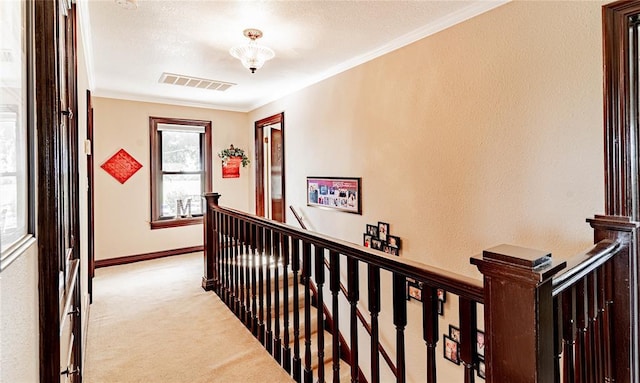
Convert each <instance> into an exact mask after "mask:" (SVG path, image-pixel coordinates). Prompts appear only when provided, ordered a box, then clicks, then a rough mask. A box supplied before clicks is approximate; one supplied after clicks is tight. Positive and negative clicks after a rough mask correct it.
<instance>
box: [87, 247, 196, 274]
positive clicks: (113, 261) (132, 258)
mask: <svg viewBox="0 0 640 383" xmlns="http://www.w3.org/2000/svg"><path fill="white" fill-rule="evenodd" d="M203 250H204V246H191V247H183V248H180V249H172V250H162V251H154V252H151V253H142V254H135V255H127V256H124V257H117V258H109V259H98V260H97V261H96V269H98V268H100V267H109V266H118V265H125V264H127V263H134V262H140V261H148V260H151V259H158V258H164V257H170V256H172V255H180V254H188V253H195V252H196V251H203Z"/></svg>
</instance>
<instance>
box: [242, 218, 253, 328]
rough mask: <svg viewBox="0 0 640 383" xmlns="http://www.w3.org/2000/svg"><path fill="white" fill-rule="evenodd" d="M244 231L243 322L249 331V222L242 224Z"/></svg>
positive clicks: (250, 236) (250, 238) (251, 239)
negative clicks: (244, 290) (244, 308)
mask: <svg viewBox="0 0 640 383" xmlns="http://www.w3.org/2000/svg"><path fill="white" fill-rule="evenodd" d="M244 233H245V251H244V280H245V283H246V292H245V303H244V305H245V307H246V312H245V318H244V323H245V324H246V325H247V328H248V329H249V330H250V331H251V322H252V319H251V318H252V311H251V258H252V252H251V241H253V236H252V234H251V224H250V223H249V222H245V224H244Z"/></svg>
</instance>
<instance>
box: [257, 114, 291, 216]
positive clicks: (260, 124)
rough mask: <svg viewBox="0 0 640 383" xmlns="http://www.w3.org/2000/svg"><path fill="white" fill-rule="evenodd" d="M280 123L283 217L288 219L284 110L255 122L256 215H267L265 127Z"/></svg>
mask: <svg viewBox="0 0 640 383" xmlns="http://www.w3.org/2000/svg"><path fill="white" fill-rule="evenodd" d="M275 124H280V129H281V131H282V185H281V186H282V217H283V218H284V220H285V221H286V217H287V208H286V206H287V202H286V192H285V191H286V189H285V185H286V177H285V169H286V166H285V164H286V162H285V134H284V112H281V113H278V114H275V115H273V116H270V117H267V118H263V119H262V120H258V121H256V122H255V124H254V125H255V147H256V158H255V164H256V215H257V216H260V217H264V216H265V206H264V194H265V179H264V166H265V164H264V140H263V138H264V127H265V126H269V125H275Z"/></svg>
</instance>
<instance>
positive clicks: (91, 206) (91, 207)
mask: <svg viewBox="0 0 640 383" xmlns="http://www.w3.org/2000/svg"><path fill="white" fill-rule="evenodd" d="M87 142H88V143H89V153H88V154H87V226H88V227H87V252H88V258H89V265H88V266H89V272H88V286H87V289H88V293H89V302H90V303H92V302H93V277H94V276H95V273H96V264H95V263H96V252H95V243H94V230H95V224H94V220H95V218H94V217H95V197H94V188H95V187H94V172H93V165H94V164H93V99H92V98H91V91H90V90H89V89H87Z"/></svg>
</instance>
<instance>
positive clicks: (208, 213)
mask: <svg viewBox="0 0 640 383" xmlns="http://www.w3.org/2000/svg"><path fill="white" fill-rule="evenodd" d="M220 197H221V194H218V193H205V194H204V198H205V199H206V201H207V203H206V206H205V210H204V276H203V277H202V288H203V289H205V290H207V291H208V290H213V289H217V288H218V283H219V282H218V265H219V263H218V256H219V255H220V236H219V234H218V223H217V220H216V214H214V210H213V209H214V208H215V207H218V201H219V200H220Z"/></svg>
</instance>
